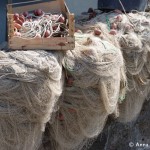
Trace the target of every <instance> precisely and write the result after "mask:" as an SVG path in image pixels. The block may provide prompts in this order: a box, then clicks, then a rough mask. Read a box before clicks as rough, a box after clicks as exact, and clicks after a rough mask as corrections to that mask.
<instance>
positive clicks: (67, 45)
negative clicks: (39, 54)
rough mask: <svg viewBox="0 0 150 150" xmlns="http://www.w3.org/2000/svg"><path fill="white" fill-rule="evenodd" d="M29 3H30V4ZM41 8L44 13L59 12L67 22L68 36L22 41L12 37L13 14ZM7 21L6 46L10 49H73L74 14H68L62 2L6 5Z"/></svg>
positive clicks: (62, 0)
mask: <svg viewBox="0 0 150 150" xmlns="http://www.w3.org/2000/svg"><path fill="white" fill-rule="evenodd" d="M30 3H31V2H30ZM39 8H41V9H42V10H43V11H45V12H51V13H53V12H60V13H62V14H63V15H64V16H65V17H66V18H67V19H68V22H69V35H68V36H67V37H50V38H39V39H37V38H36V39H23V38H20V37H16V36H13V35H14V23H13V14H14V13H22V12H25V11H33V10H35V9H39ZM7 10H8V13H7V20H8V44H9V48H10V49H16V50H28V49H30V50H40V49H43V50H72V49H74V47H75V37H74V30H75V25H74V24H75V22H74V14H72V13H70V11H69V9H68V7H67V5H66V3H65V2H64V0H54V1H50V2H39V3H36V4H30V5H25V6H24V5H23V6H20V3H16V4H8V5H7Z"/></svg>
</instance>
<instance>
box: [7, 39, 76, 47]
mask: <svg viewBox="0 0 150 150" xmlns="http://www.w3.org/2000/svg"><path fill="white" fill-rule="evenodd" d="M74 40H75V39H74V38H73V37H51V38H34V39H23V38H19V37H11V39H10V42H11V43H21V44H24V45H27V44H37V45H39V44H50V43H54V44H59V43H70V42H74Z"/></svg>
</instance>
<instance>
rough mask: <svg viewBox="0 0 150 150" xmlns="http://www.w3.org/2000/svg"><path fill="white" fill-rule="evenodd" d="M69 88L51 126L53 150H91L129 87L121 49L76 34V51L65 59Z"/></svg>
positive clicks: (69, 53) (90, 35) (68, 53)
mask: <svg viewBox="0 0 150 150" xmlns="http://www.w3.org/2000/svg"><path fill="white" fill-rule="evenodd" d="M63 66H64V68H65V70H66V71H65V74H66V85H65V88H64V91H63V94H62V96H61V97H60V99H59V102H60V104H59V105H60V109H59V111H58V112H57V113H56V114H55V119H54V122H50V130H49V132H50V135H51V136H50V137H51V138H53V140H54V143H52V145H53V146H52V148H53V149H54V148H55V149H56V150H80V149H87V148H88V147H89V146H91V144H92V141H93V140H94V138H96V137H97V136H98V135H99V133H100V132H101V131H102V130H103V128H104V125H105V122H106V120H107V117H108V115H110V114H113V113H116V112H117V111H118V102H119V96H120V97H122V91H124V88H125V86H124V87H123V86H122V87H121V85H126V84H125V82H126V78H125V75H124V73H125V71H124V62H123V57H122V54H121V51H120V49H118V48H117V47H115V46H114V45H112V44H111V43H109V42H107V41H105V40H101V39H100V38H98V37H94V36H92V34H85V35H82V34H76V47H75V50H73V51H68V52H67V53H66V55H65V56H64V59H63Z"/></svg>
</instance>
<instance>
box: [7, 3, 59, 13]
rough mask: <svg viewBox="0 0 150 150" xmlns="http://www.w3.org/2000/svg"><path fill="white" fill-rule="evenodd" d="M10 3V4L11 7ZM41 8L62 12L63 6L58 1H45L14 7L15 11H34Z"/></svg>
mask: <svg viewBox="0 0 150 150" xmlns="http://www.w3.org/2000/svg"><path fill="white" fill-rule="evenodd" d="M9 5H10V4H8V7H9ZM39 8H41V9H42V10H43V11H45V12H52V13H54V12H61V7H60V5H59V2H58V1H51V2H44V3H38V4H33V5H26V6H20V7H13V13H16V12H17V13H22V12H25V11H33V10H35V9H39Z"/></svg>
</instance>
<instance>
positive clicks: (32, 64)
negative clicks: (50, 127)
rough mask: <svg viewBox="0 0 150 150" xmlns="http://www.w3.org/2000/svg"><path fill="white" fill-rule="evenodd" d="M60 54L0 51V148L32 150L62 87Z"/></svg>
mask: <svg viewBox="0 0 150 150" xmlns="http://www.w3.org/2000/svg"><path fill="white" fill-rule="evenodd" d="M61 59H62V56H61V53H59V54H55V53H48V52H44V51H36V52H34V51H20V52H19V51H15V52H9V53H5V52H2V51H1V52H0V135H1V136H0V147H1V148H0V149H1V150H35V149H38V147H39V146H40V144H41V140H42V133H43V132H44V130H45V124H46V123H47V122H48V121H49V120H50V118H51V114H52V112H54V111H55V109H54V108H55V107H54V106H55V104H56V102H57V100H58V98H59V96H60V95H61V92H62V89H63V77H62V65H61V63H60V62H61Z"/></svg>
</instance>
